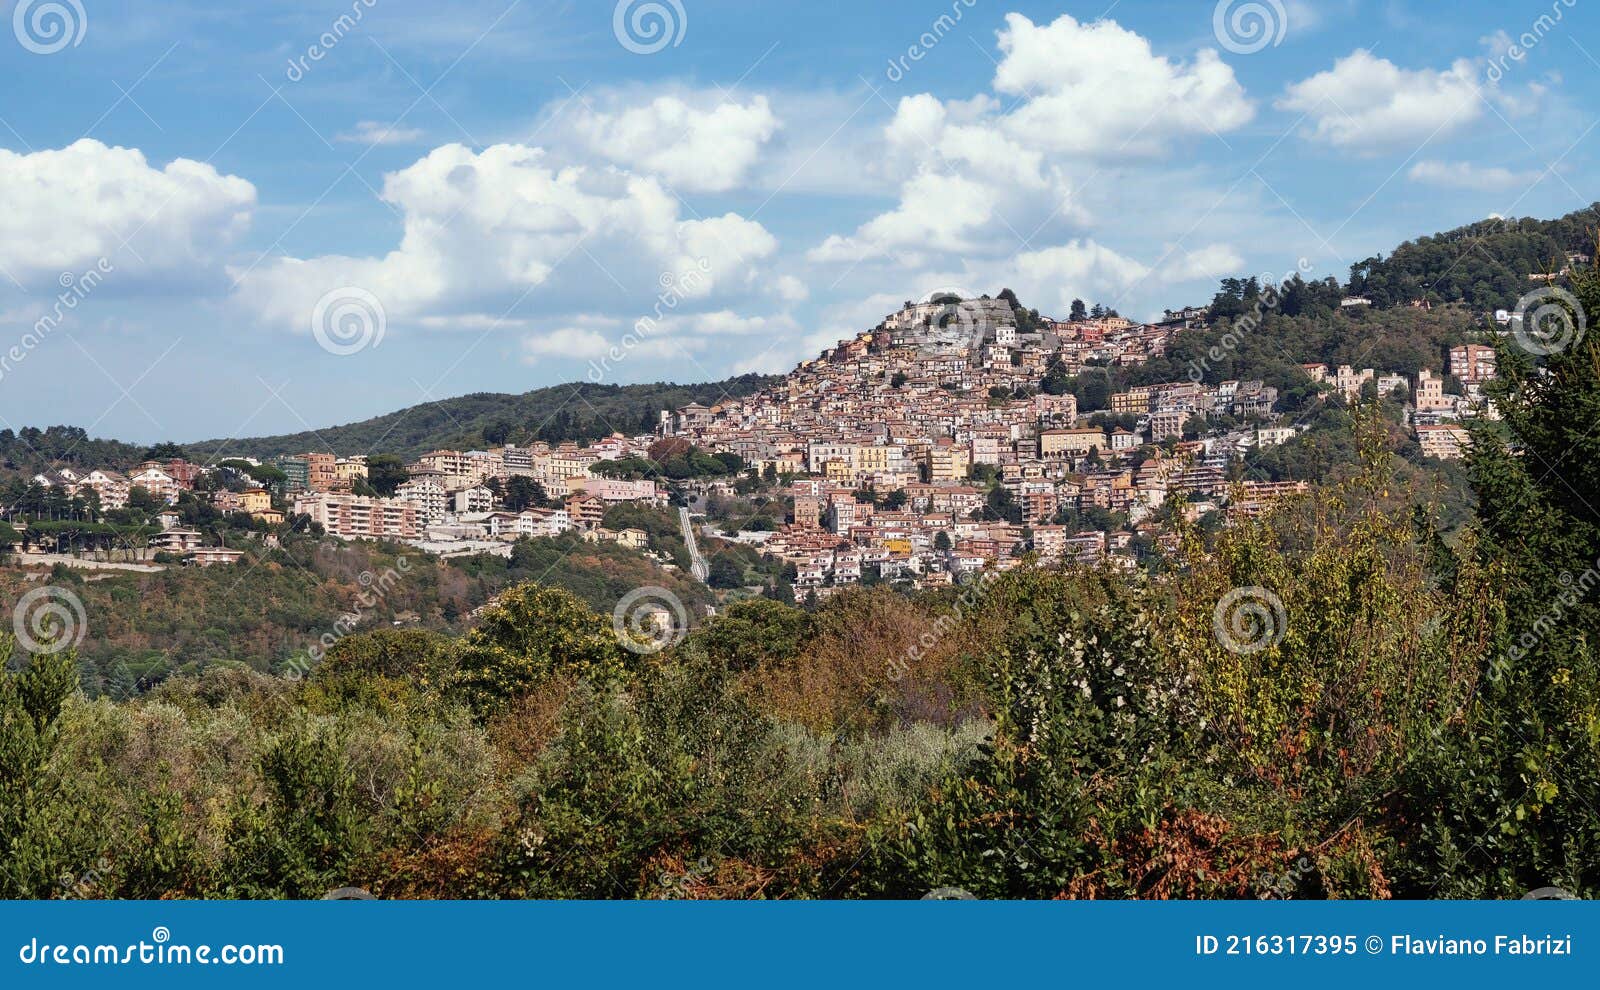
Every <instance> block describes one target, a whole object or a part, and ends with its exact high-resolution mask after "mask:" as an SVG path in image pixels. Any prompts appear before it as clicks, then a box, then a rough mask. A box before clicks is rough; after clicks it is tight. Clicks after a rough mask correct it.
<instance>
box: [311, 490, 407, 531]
mask: <svg viewBox="0 0 1600 990" xmlns="http://www.w3.org/2000/svg"><path fill="white" fill-rule="evenodd" d="M294 512H295V514H296V515H304V516H309V517H310V519H311V521H312V522H314V523H317V524H319V525H320V526H322V528H323V529H324V530H325V531H326V532H327V533H328V534H330V535H332V536H337V537H340V538H341V539H347V540H414V539H416V538H417V537H418V536H419V535H420V534H421V532H422V525H421V520H420V518H419V513H418V511H417V503H415V502H413V501H410V500H407V499H401V498H368V497H366V496H364V495H347V494H343V493H340V492H312V493H307V494H302V495H299V496H297V497H296V498H295V500H294Z"/></svg>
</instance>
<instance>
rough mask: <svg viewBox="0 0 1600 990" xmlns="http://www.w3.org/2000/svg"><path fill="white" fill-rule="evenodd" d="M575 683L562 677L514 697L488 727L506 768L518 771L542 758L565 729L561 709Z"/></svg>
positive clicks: (490, 737)
mask: <svg viewBox="0 0 1600 990" xmlns="http://www.w3.org/2000/svg"><path fill="white" fill-rule="evenodd" d="M573 686H574V684H573V681H572V680H571V679H570V678H561V679H556V680H552V681H549V682H548V683H546V684H543V685H541V686H540V687H539V688H538V690H535V691H531V692H529V693H528V694H525V695H521V696H519V697H517V698H516V699H514V700H512V701H511V702H510V704H509V706H508V707H507V708H506V710H505V711H503V712H501V713H499V714H497V715H495V716H494V718H493V719H491V720H490V722H489V724H488V725H487V726H486V727H485V728H486V731H487V734H488V736H489V742H490V743H491V744H493V746H494V749H495V751H496V752H497V753H499V755H500V759H501V763H502V769H503V770H504V771H505V772H506V773H515V772H516V771H517V770H518V769H519V768H521V767H525V766H527V765H529V764H531V763H532V762H534V760H536V759H538V758H539V754H540V753H542V752H544V749H545V747H546V746H548V745H550V743H551V741H553V740H554V739H555V737H556V736H557V734H559V733H560V731H561V710H562V709H563V708H564V707H566V703H567V698H568V697H569V696H570V695H571V693H572V688H573Z"/></svg>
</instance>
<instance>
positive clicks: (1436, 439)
mask: <svg viewBox="0 0 1600 990" xmlns="http://www.w3.org/2000/svg"><path fill="white" fill-rule="evenodd" d="M1471 444H1472V437H1471V436H1470V435H1469V434H1468V433H1467V431H1466V430H1465V429H1464V428H1462V427H1460V426H1454V425H1451V424H1448V423H1444V424H1433V425H1430V424H1419V425H1418V426H1417V445H1418V446H1420V447H1421V448H1422V453H1423V456H1425V457H1437V458H1440V459H1442V460H1447V461H1448V460H1455V459H1457V458H1459V457H1461V456H1463V455H1464V454H1465V453H1466V450H1467V448H1468V447H1469V446H1471Z"/></svg>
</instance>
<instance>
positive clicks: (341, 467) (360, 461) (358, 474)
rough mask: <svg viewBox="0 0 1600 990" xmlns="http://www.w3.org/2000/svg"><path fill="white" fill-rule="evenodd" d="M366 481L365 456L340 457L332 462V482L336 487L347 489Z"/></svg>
mask: <svg viewBox="0 0 1600 990" xmlns="http://www.w3.org/2000/svg"><path fill="white" fill-rule="evenodd" d="M366 479H367V456H366V455H365V454H357V455H355V456H354V457H341V458H339V459H338V460H337V461H334V462H333V480H334V483H335V484H336V485H339V486H341V487H348V486H350V485H353V484H355V483H356V482H357V481H365V480H366Z"/></svg>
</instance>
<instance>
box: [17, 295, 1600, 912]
mask: <svg viewBox="0 0 1600 990" xmlns="http://www.w3.org/2000/svg"><path fill="white" fill-rule="evenodd" d="M1575 289H1576V291H1577V292H1578V294H1579V296H1580V297H1581V299H1582V303H1583V306H1584V307H1585V309H1586V316H1587V318H1588V325H1589V326H1591V327H1592V326H1597V325H1600V275H1596V274H1588V275H1582V276H1579V277H1578V278H1577V280H1576V282H1575ZM1500 367H1501V371H1502V376H1503V381H1502V382H1501V383H1500V384H1499V386H1498V388H1499V394H1498V396H1497V400H1498V402H1499V405H1500V408H1501V410H1502V412H1503V414H1504V421H1503V422H1501V423H1492V422H1479V423H1478V424H1476V425H1475V426H1474V430H1475V432H1476V436H1475V445H1474V453H1473V455H1472V457H1471V458H1470V460H1469V462H1468V465H1467V473H1468V480H1469V481H1470V484H1471V487H1472V489H1473V492H1474V495H1475V515H1474V517H1473V518H1472V520H1471V521H1470V523H1469V524H1468V525H1467V526H1465V527H1463V528H1462V530H1461V531H1460V532H1459V533H1458V534H1456V538H1455V539H1453V540H1450V541H1446V540H1445V539H1443V538H1442V537H1441V535H1440V532H1439V528H1438V525H1437V512H1438V507H1437V505H1436V504H1435V503H1434V501H1433V500H1432V499H1431V497H1430V495H1429V493H1428V492H1427V491H1424V490H1419V489H1418V488H1417V487H1416V486H1415V484H1414V481H1415V479H1414V478H1408V476H1407V475H1406V474H1405V472H1404V470H1403V467H1404V461H1403V459H1401V458H1398V457H1397V455H1396V454H1395V453H1394V452H1393V451H1392V450H1391V445H1390V444H1389V442H1388V438H1387V436H1386V434H1387V430H1388V427H1387V425H1386V424H1385V423H1384V422H1383V419H1382V415H1381V411H1379V410H1376V409H1372V410H1357V411H1355V413H1354V416H1355V421H1354V430H1353V437H1354V439H1353V441H1352V444H1353V448H1354V454H1355V458H1354V462H1353V463H1354V465H1355V469H1354V470H1353V471H1352V472H1351V473H1350V474H1349V475H1348V476H1346V477H1343V478H1341V479H1340V480H1338V481H1337V482H1336V483H1333V484H1330V485H1327V486H1324V487H1321V488H1320V489H1319V490H1318V491H1317V493H1316V494H1315V495H1314V496H1313V497H1309V498H1307V499H1305V500H1302V501H1300V502H1297V503H1292V504H1291V505H1290V506H1288V507H1286V508H1285V509H1284V510H1283V511H1281V512H1279V513H1277V514H1275V515H1273V516H1271V517H1269V518H1267V519H1265V520H1262V521H1259V522H1257V523H1254V524H1251V525H1244V526H1238V527H1233V528H1229V529H1225V530H1221V531H1219V532H1216V533H1211V534H1207V533H1205V532H1201V531H1200V530H1198V529H1197V528H1193V527H1189V528H1185V529H1183V531H1182V540H1181V544H1180V546H1179V548H1178V549H1177V550H1175V551H1174V552H1172V553H1170V554H1169V555H1168V556H1167V557H1166V558H1165V559H1164V561H1163V562H1162V564H1161V565H1160V566H1158V567H1154V568H1151V569H1150V570H1149V571H1148V572H1144V573H1140V574H1136V575H1130V574H1125V573H1120V572H1111V571H1092V570H1064V571H1047V570H1037V569H1024V570H1021V571H1016V572H1011V573H1008V574H1006V575H1004V576H999V577H995V578H992V579H991V578H987V577H983V578H979V579H977V580H975V582H974V583H972V584H970V585H968V586H965V587H961V588H957V589H953V590H951V591H948V592H944V593H941V594H937V595H925V596H921V597H917V598H908V597H906V596H903V595H899V594H895V593H892V592H889V591H887V590H884V589H858V590H855V591H852V592H849V593H844V594H841V595H839V596H838V597H837V598H835V599H833V600H831V601H829V602H828V603H827V604H826V605H824V606H822V607H820V608H817V609H814V610H806V609H802V608H797V607H794V606H790V605H787V604H784V603H781V602H777V601H772V600H768V599H761V598H756V599H750V600H748V601H745V602H742V603H739V604H737V605H734V606H731V607H728V608H726V609H724V611H723V614H721V615H719V616H718V617H717V618H716V619H715V620H714V621H711V622H709V623H707V624H705V625H703V626H702V627H701V628H699V629H697V630H696V631H695V632H694V633H693V634H692V635H690V636H689V637H688V638H687V639H684V640H683V641H682V642H679V643H677V644H675V645H673V646H671V647H670V648H668V649H666V650H664V651H661V652H658V653H648V652H635V651H634V650H632V649H628V648H626V647H627V645H628V644H627V643H625V642H624V641H623V640H619V637H618V635H617V634H616V632H615V631H614V630H613V628H612V623H611V621H610V619H609V617H607V616H604V615H601V614H599V613H597V612H595V611H593V610H592V609H591V608H590V607H589V606H588V605H586V604H585V603H584V602H583V601H582V600H580V599H578V598H576V597H574V596H573V595H571V594H570V593H568V592H565V591H562V590H560V589H556V588H551V587H548V586H545V585H541V584H536V583H530V584H521V585H517V586H516V587H515V588H514V589H513V590H511V591H509V592H507V593H506V594H504V595H502V596H501V597H500V599H499V600H498V601H497V602H496V603H495V604H494V605H491V606H490V607H489V608H487V609H486V610H485V611H484V612H483V613H482V615H481V616H480V621H479V622H478V623H477V624H475V625H474V626H473V627H472V628H471V629H470V630H469V631H467V632H465V633H463V634H460V635H457V636H448V635H443V634H439V633H435V632H430V631H426V630H420V629H399V630H396V629H385V630H375V631H370V632H362V633H356V634H353V635H349V636H346V637H344V638H343V639H341V640H339V641H338V642H337V643H335V644H334V645H333V646H332V648H330V649H329V650H328V652H327V656H326V658H325V659H323V660H322V661H321V662H320V663H319V664H317V665H316V666H314V667H313V668H312V669H311V670H310V672H309V676H304V677H294V678H286V677H281V676H271V675H267V674H263V673H260V672H257V671H252V670H245V669H238V668H227V667H214V668H211V669H207V670H205V671H203V672H201V673H200V674H199V675H197V676H192V677H189V676H176V677H169V678H167V679H166V680H164V681H162V682H161V683H160V684H159V685H157V686H155V687H154V689H152V690H150V691H148V692H146V693H144V694H142V695H140V696H139V697H137V698H134V699H132V700H128V701H116V700H114V699H112V698H108V697H99V698H93V699H91V698H89V697H88V696H87V695H86V694H85V693H84V692H83V691H82V690H80V689H79V682H78V674H77V658H76V657H75V655H74V653H73V651H71V650H63V651H58V652H48V651H46V652H41V653H39V654H38V655H34V656H27V655H21V654H16V655H13V656H12V657H11V660H10V662H9V663H8V665H7V672H6V674H5V675H4V677H3V679H0V894H3V895H5V896H12V897H174V896H214V897H215V896H222V897H317V896H320V895H322V894H323V893H324V892H325V891H327V890H329V889H331V888H335V887H340V886H345V885H359V886H362V887H365V888H367V889H369V890H371V891H372V892H374V893H376V894H378V895H380V896H384V897H766V898H778V897H784V898H790V897H884V896H889V897H917V896H921V895H923V894H925V893H926V892H928V891H931V890H934V889H937V888H944V887H959V888H962V889H964V890H967V891H970V892H971V893H973V894H975V895H977V896H983V897H1084V898H1087V897H1274V898H1290V897H1294V898H1302V897H1379V898H1382V897H1517V896H1520V895H1522V894H1523V893H1525V892H1527V891H1529V890H1531V889H1533V888H1537V887H1544V886H1549V885H1556V886H1561V887H1564V888H1566V889H1567V890H1570V891H1572V892H1574V893H1576V894H1578V895H1580V896H1586V897H1593V896H1596V895H1600V867H1597V865H1596V864H1597V863H1600V817H1597V816H1596V814H1595V810H1594V809H1595V808H1596V807H1597V806H1600V715H1597V712H1600V661H1597V652H1596V650H1595V645H1594V644H1595V642H1596V639H1597V637H1600V604H1597V602H1596V600H1595V592H1596V585H1597V584H1600V577H1597V572H1596V570H1595V568H1596V567H1597V559H1600V516H1597V515H1596V510H1595V508H1594V506H1595V505H1596V504H1600V438H1596V437H1595V436H1594V435H1593V432H1592V431H1593V424H1595V423H1596V422H1600V338H1596V337H1595V336H1594V335H1592V334H1591V335H1589V336H1588V337H1587V338H1586V339H1584V340H1583V341H1582V342H1581V343H1579V344H1577V345H1575V346H1573V347H1571V348H1570V349H1568V350H1566V351H1563V352H1561V353H1558V354H1555V355H1552V356H1550V357H1547V358H1543V359H1541V364H1540V366H1539V367H1538V368H1535V367H1534V366H1533V364H1532V362H1531V360H1530V359H1529V358H1528V357H1527V356H1526V355H1524V354H1522V353H1521V352H1519V351H1517V350H1516V349H1515V348H1514V347H1511V346H1508V347H1506V348H1504V349H1503V350H1502V353H1501V365H1500ZM1397 495H1399V496H1401V497H1397ZM1240 592H1243V593H1245V594H1246V596H1247V598H1248V600H1249V601H1252V602H1254V603H1255V604H1256V605H1257V606H1258V607H1257V608H1255V609H1253V610H1251V609H1247V610H1246V611H1244V612H1242V613H1231V612H1230V613H1226V614H1225V613H1224V611H1223V610H1222V609H1221V608H1220V606H1221V605H1223V604H1225V603H1228V602H1230V601H1235V600H1236V599H1237V596H1238V594H1239V593H1240ZM1273 599H1276V601H1278V602H1280V603H1281V608H1276V607H1272V606H1271V605H1270V602H1271V601H1272V600H1273ZM630 642H631V641H630Z"/></svg>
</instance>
